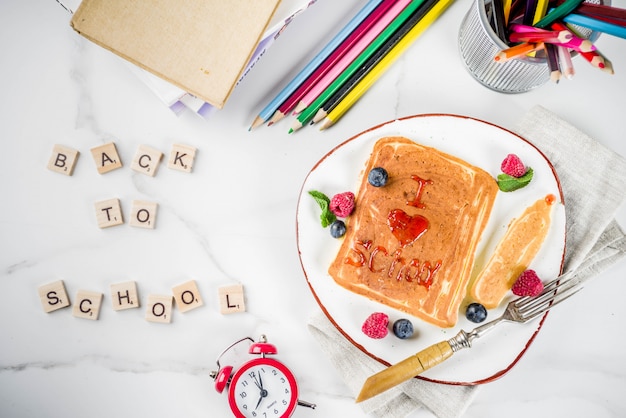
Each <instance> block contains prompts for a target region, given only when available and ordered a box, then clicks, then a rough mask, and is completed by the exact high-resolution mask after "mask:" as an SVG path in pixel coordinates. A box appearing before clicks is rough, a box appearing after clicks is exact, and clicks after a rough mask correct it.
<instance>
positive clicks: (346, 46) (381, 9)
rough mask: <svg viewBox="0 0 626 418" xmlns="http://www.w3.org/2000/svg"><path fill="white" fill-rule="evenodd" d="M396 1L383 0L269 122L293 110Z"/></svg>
mask: <svg viewBox="0 0 626 418" xmlns="http://www.w3.org/2000/svg"><path fill="white" fill-rule="evenodd" d="M394 3H396V0H383V1H382V2H381V3H380V4H379V5H378V6H377V7H376V8H375V9H374V11H372V12H371V13H370V14H369V15H368V16H367V17H366V18H365V19H364V20H363V22H361V24H360V25H359V26H358V27H357V28H356V29H354V30H353V31H352V33H350V35H349V36H348V37H347V38H346V39H345V40H344V41H343V42H342V43H341V44H340V45H339V46H338V47H337V48H336V49H335V50H334V51H333V52H332V54H330V55H329V56H328V58H326V59H325V60H324V62H322V63H321V64H320V65H319V66H318V67H317V68H316V69H315V71H313V73H312V74H311V75H310V76H309V77H307V79H306V80H305V81H304V82H303V83H302V84H300V86H299V87H298V88H297V89H296V90H295V91H294V92H293V93H292V94H291V95H290V96H289V97H288V98H287V99H286V100H285V101H284V102H283V103H282V104H281V105H280V106H279V107H278V109H277V110H276V111H275V112H274V115H273V116H272V118H271V119H270V124H273V123H275V122H277V121H278V120H280V119H282V118H283V117H284V116H285V115H287V113H289V112H290V111H291V110H293V109H294V108H295V107H296V105H297V104H298V102H300V100H301V99H302V97H303V96H304V95H305V94H306V93H307V92H308V91H309V90H310V89H311V88H312V87H313V86H315V84H316V83H317V82H318V81H319V80H320V79H321V78H322V77H324V75H325V74H326V73H327V72H328V71H329V70H330V69H331V68H332V67H333V66H334V65H335V64H336V63H337V62H338V61H339V60H341V58H342V57H343V56H344V55H345V54H346V53H347V52H348V51H350V50H351V49H352V48H354V46H355V44H356V43H358V42H359V40H360V39H361V38H362V37H363V36H364V35H365V34H366V33H368V31H369V30H370V29H371V28H372V26H374V25H375V24H376V23H377V22H378V21H379V20H380V18H381V17H382V16H383V15H384V14H385V13H386V12H387V11H388V10H389V8H391V6H393V5H394Z"/></svg>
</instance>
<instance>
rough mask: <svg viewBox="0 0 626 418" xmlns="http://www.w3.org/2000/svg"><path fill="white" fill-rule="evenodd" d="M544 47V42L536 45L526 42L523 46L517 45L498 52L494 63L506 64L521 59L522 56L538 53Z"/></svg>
mask: <svg viewBox="0 0 626 418" xmlns="http://www.w3.org/2000/svg"><path fill="white" fill-rule="evenodd" d="M543 47H544V44H543V42H538V43H536V44H534V43H529V42H524V43H521V44H517V45H515V46H512V47H510V48H507V49H503V50H502V51H500V52H498V53H497V54H496V56H495V57H494V58H493V59H494V61H497V62H506V61H508V60H510V59H513V58H517V57H521V56H522V55H526V54H529V53H531V52H534V51H537V50H539V49H542V48H543Z"/></svg>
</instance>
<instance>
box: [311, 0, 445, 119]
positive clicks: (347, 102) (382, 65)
mask: <svg viewBox="0 0 626 418" xmlns="http://www.w3.org/2000/svg"><path fill="white" fill-rule="evenodd" d="M452 2H454V0H438V1H437V3H436V4H435V5H434V6H433V7H432V8H431V9H430V10H429V11H428V12H427V13H426V15H425V16H424V17H423V18H422V19H421V20H420V21H419V22H418V23H417V24H416V25H415V26H414V27H413V29H411V31H410V32H409V33H408V34H407V35H406V36H405V37H403V38H402V40H401V41H400V42H399V43H398V44H397V45H396V46H395V47H394V48H393V49H392V50H391V51H390V52H389V53H388V54H387V55H385V57H384V58H383V59H382V60H381V61H380V62H379V63H378V64H377V65H376V66H375V67H374V68H373V69H372V71H370V72H369V73H368V74H367V75H366V76H365V77H364V78H363V80H361V81H360V82H359V83H358V84H357V85H356V86H355V87H354V89H352V90H351V91H350V93H349V94H348V95H347V96H346V97H345V98H344V99H343V100H342V101H341V103H340V104H339V105H337V106H336V107H335V108H334V109H333V110H332V111H331V112H330V113H329V114H328V116H326V118H325V119H324V122H323V123H322V125H321V127H320V129H327V128H329V127H330V126H332V125H334V124H335V123H337V121H338V120H339V119H340V118H341V117H342V116H343V115H344V114H345V113H346V112H347V111H348V110H349V109H350V108H351V107H352V106H353V105H354V103H356V102H357V101H358V100H359V98H361V96H362V95H363V94H365V92H366V91H367V90H368V89H369V88H370V87H371V86H372V84H374V83H375V82H376V80H377V79H378V78H379V77H380V76H381V75H382V74H383V73H384V72H385V71H386V70H387V68H389V67H390V66H391V65H392V64H393V63H394V62H395V60H396V59H397V58H398V57H399V56H400V55H402V53H403V52H404V51H405V50H406V49H407V48H408V47H409V46H410V45H411V44H412V43H413V41H415V39H417V38H418V37H419V36H420V35H421V34H422V32H424V30H426V29H427V28H428V27H429V26H430V25H432V23H433V22H434V21H435V20H437V18H438V17H439V16H440V15H441V14H442V13H443V12H444V11H445V10H446V9H447V8H448V6H450V4H452Z"/></svg>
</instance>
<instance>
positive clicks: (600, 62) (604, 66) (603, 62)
mask: <svg viewBox="0 0 626 418" xmlns="http://www.w3.org/2000/svg"><path fill="white" fill-rule="evenodd" d="M580 55H581V56H582V57H583V58H584V59H585V60H586V61H587V62H588V63H589V64H591V65H593V66H594V67H596V68H599V69H600V70H602V71H604V72H607V73H609V74H613V64H611V61H609V60H608V59H607V58H606V57H605V56H603V55H602V54H600V52H598V51H590V52H581V53H580Z"/></svg>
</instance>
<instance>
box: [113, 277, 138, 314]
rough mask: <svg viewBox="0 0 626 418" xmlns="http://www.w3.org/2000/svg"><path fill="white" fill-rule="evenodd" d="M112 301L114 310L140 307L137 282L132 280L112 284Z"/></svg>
mask: <svg viewBox="0 0 626 418" xmlns="http://www.w3.org/2000/svg"><path fill="white" fill-rule="evenodd" d="M111 303H112V304H113V310H114V311H121V310H124V309H132V308H138V307H139V297H138V296H137V283H135V282H132V281H131V282H124V283H116V284H112V285H111Z"/></svg>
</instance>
